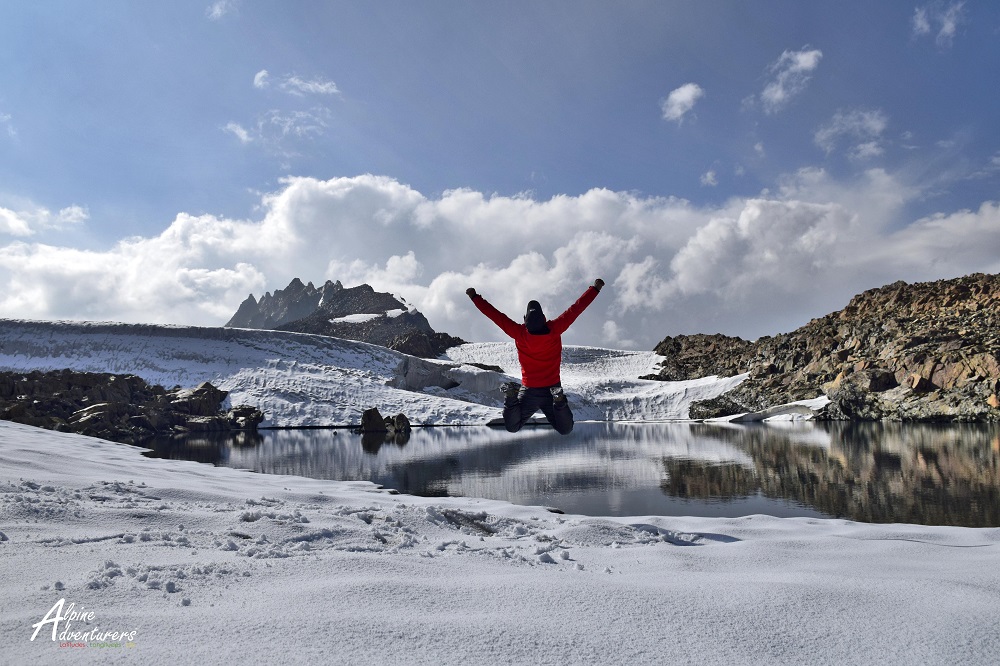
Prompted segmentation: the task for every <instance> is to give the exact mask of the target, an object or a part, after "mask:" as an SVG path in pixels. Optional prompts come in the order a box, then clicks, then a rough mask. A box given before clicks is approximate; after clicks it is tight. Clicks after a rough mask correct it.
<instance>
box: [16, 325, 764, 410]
mask: <svg viewBox="0 0 1000 666" xmlns="http://www.w3.org/2000/svg"><path fill="white" fill-rule="evenodd" d="M659 358H660V357H659V356H657V355H656V354H654V353H653V352H632V351H618V350H610V349H599V348H593V347H567V348H566V349H565V351H564V360H563V366H562V381H563V386H564V387H565V389H566V393H567V394H568V395H569V398H570V401H571V404H572V405H573V410H574V414H575V415H576V418H577V419H578V420H624V421H642V420H669V419H685V418H687V416H688V407H689V406H690V404H691V402H692V401H693V400H699V399H704V398H711V397H714V396H716V395H719V394H720V393H723V392H725V391H727V390H729V389H730V388H732V387H733V386H736V385H737V384H738V383H739V382H740V381H742V379H743V378H744V376H742V375H741V376H738V377H730V378H725V379H718V378H715V377H709V378H705V379H699V380H694V381H689V382H658V381H649V380H641V379H638V377H639V376H641V375H644V374H648V373H650V372H652V371H653V370H654V368H655V366H656V364H657V363H658V361H659ZM473 362H475V363H480V364H485V365H490V366H499V367H501V368H503V370H504V371H505V373H506V374H499V373H496V372H492V371H489V370H481V369H479V368H477V367H473V366H471V365H463V364H468V363H473ZM62 368H69V369H73V370H81V371H89V372H113V373H131V374H135V375H138V376H139V377H142V378H143V379H145V380H146V381H147V382H149V383H152V384H161V385H163V386H166V387H171V386H175V385H180V386H182V387H185V388H188V387H193V386H196V385H198V384H199V383H201V382H203V381H210V382H212V383H213V384H215V385H216V386H217V387H218V388H221V389H224V390H226V391H229V392H230V398H229V400H230V402H231V403H232V404H250V405H254V406H256V407H259V408H260V409H261V410H262V411H263V412H264V413H265V415H266V418H267V420H266V421H265V423H264V425H265V426H282V427H283V426H319V425H324V426H325V425H352V424H357V423H359V422H360V420H361V412H362V411H364V410H365V409H367V408H369V407H378V408H379V410H380V411H381V412H382V413H383V414H397V413H403V414H405V415H406V416H407V417H408V418H409V419H410V421H411V422H412V423H415V424H431V425H461V424H466V425H468V424H484V423H489V422H490V421H492V420H495V419H497V418H499V416H500V407H501V397H502V396H501V394H500V392H499V390H498V387H499V385H500V383H501V382H502V381H504V380H506V379H510V378H512V377H513V378H515V379H517V378H519V377H520V371H519V369H518V365H517V356H516V352H515V349H514V346H513V344H510V343H474V344H466V345H462V346H460V347H454V348H452V349H450V350H448V352H447V354H446V357H445V358H444V359H442V360H439V361H428V360H425V359H418V358H414V357H410V356H406V355H405V354H400V353H397V352H394V351H391V350H389V349H386V348H384V347H378V346H375V345H369V344H365V343H361V342H353V341H350V340H341V339H338V338H330V337H325V336H317V335H306V334H301V333H288V332H278V331H259V330H250V329H231V328H198V327H175V326H152V325H134V324H111V323H75V322H31V321H11V320H0V369H6V370H36V369H37V370H56V369H62Z"/></svg>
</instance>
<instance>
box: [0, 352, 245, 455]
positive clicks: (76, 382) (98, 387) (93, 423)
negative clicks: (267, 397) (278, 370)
mask: <svg viewBox="0 0 1000 666" xmlns="http://www.w3.org/2000/svg"><path fill="white" fill-rule="evenodd" d="M227 395H228V394H227V393H226V392H225V391H221V390H219V389H217V388H215V387H214V386H212V385H211V384H210V383H208V382H205V383H203V384H201V385H200V386H198V387H197V388H193V389H182V388H180V387H177V388H174V389H171V390H166V389H164V388H163V387H162V386H150V385H149V384H147V383H146V382H145V381H143V380H142V379H140V378H139V377H136V376H134V375H113V374H102V373H90V372H74V371H71V370H59V371H54V372H39V371H34V372H29V373H16V372H0V418H2V419H5V420H8V421H16V422H18V423H24V424H26V425H32V426H37V427H41V428H47V429H50V430H59V431H63V432H75V433H79V434H83V435H90V436H92V437H100V438H101V439H107V440H111V441H115V442H122V443H127V444H139V443H142V442H144V441H145V440H147V439H149V438H151V437H154V436H156V435H161V434H168V433H185V432H206V431H226V430H256V429H257V426H258V425H259V424H260V423H261V421H263V420H264V415H263V414H262V413H261V412H260V410H258V409H257V408H255V407H251V406H248V405H240V406H237V407H233V408H231V409H229V410H222V408H221V405H222V403H223V401H224V400H225V398H226V396H227Z"/></svg>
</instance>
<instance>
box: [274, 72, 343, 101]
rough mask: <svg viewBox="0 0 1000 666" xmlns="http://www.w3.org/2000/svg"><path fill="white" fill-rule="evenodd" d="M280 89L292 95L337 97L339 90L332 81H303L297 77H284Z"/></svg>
mask: <svg viewBox="0 0 1000 666" xmlns="http://www.w3.org/2000/svg"><path fill="white" fill-rule="evenodd" d="M281 89H282V90H284V91H285V92H288V93H290V94H292V95H299V96H301V95H306V94H309V95H338V94H340V90H338V89H337V84H336V83H334V82H333V81H328V80H326V79H323V78H316V79H311V80H310V79H303V78H301V77H298V76H286V77H285V79H284V80H283V81H282V82H281Z"/></svg>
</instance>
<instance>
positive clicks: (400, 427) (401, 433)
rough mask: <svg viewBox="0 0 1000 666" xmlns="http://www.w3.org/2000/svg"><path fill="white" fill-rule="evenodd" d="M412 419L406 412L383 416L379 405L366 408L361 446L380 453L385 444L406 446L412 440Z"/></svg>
mask: <svg viewBox="0 0 1000 666" xmlns="http://www.w3.org/2000/svg"><path fill="white" fill-rule="evenodd" d="M410 430H411V427H410V419H408V418H406V415H405V414H396V415H395V416H386V417H385V418H383V417H382V413H381V412H379V410H378V407H371V408H369V409H366V410H365V411H364V412H362V414H361V426H360V427H359V428H357V429H356V432H359V433H361V448H362V449H364V450H365V451H367V452H368V453H378V451H379V449H381V448H382V445H383V444H389V443H392V444H395V445H397V446H405V445H406V443H407V442H409V441H410Z"/></svg>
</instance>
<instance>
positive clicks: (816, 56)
mask: <svg viewBox="0 0 1000 666" xmlns="http://www.w3.org/2000/svg"><path fill="white" fill-rule="evenodd" d="M822 57H823V52H822V51H820V50H819V49H807V48H803V49H802V50H801V51H785V52H784V53H782V54H781V57H779V58H778V59H777V60H776V61H775V62H773V63H771V65H770V66H769V67H768V73H769V74H770V76H771V78H770V80H769V81H768V83H767V84H766V85H765V86H764V89H763V90H762V91H761V93H760V101H761V104H762V105H763V107H764V112H765V113H777V112H778V111H780V110H781V109H782V108H784V107H785V105H787V104H788V103H789V102H790V101H791V99H792V98H793V97H795V96H796V95H798V94H800V93H801V92H802V91H803V90H805V87H806V84H807V83H809V79H811V78H812V73H813V72H814V71H815V70H816V68H817V67H819V61H820V59H822Z"/></svg>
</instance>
